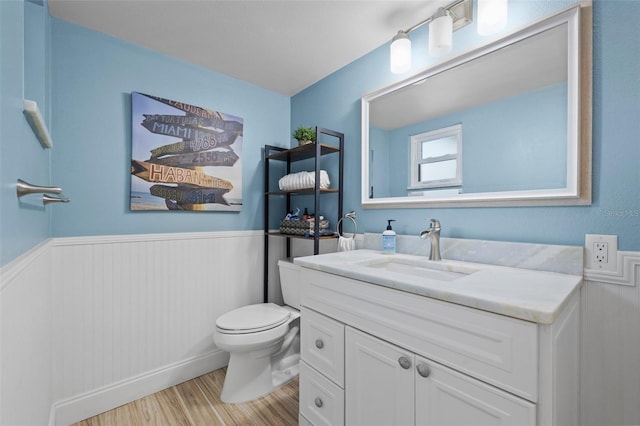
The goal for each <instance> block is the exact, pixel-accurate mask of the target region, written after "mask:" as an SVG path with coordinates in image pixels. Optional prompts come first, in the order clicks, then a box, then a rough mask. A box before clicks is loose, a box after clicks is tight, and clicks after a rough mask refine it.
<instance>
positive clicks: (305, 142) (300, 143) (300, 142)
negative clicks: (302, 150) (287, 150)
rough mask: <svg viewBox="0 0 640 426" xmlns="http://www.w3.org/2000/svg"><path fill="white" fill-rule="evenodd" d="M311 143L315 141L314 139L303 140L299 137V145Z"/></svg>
mask: <svg viewBox="0 0 640 426" xmlns="http://www.w3.org/2000/svg"><path fill="white" fill-rule="evenodd" d="M310 143H313V141H303V140H300V139H298V146H302V145H308V144H310Z"/></svg>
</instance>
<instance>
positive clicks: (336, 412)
mask: <svg viewBox="0 0 640 426" xmlns="http://www.w3.org/2000/svg"><path fill="white" fill-rule="evenodd" d="M300 416H301V417H303V418H304V419H306V420H308V421H309V422H310V423H311V424H313V425H315V426H319V425H328V426H331V425H335V426H338V425H344V391H343V390H342V389H341V388H340V387H338V386H336V384H335V383H333V382H331V381H330V380H328V379H327V378H326V377H324V376H323V375H321V374H320V373H318V372H317V371H316V370H314V369H313V368H312V367H309V365H308V364H307V363H305V362H304V361H303V362H301V363H300Z"/></svg>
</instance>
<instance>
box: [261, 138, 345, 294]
mask: <svg viewBox="0 0 640 426" xmlns="http://www.w3.org/2000/svg"><path fill="white" fill-rule="evenodd" d="M323 135H325V136H329V137H332V138H335V140H336V141H337V142H338V143H337V145H333V144H325V143H322V139H323ZM316 141H317V143H313V144H307V145H302V146H298V147H295V148H291V149H285V148H282V147H278V146H272V145H265V146H264V193H265V201H264V301H265V302H267V301H268V298H269V238H270V237H274V236H276V237H284V238H286V239H287V243H286V244H287V245H286V247H287V257H291V239H292V238H302V239H307V240H309V239H313V254H314V255H316V254H318V251H319V249H320V240H322V239H334V238H337V236H335V235H331V236H320V220H316V221H315V224H314V235H313V237H310V238H307V237H304V236H302V235H300V236H298V235H291V234H283V233H280V232H276V231H270V230H269V205H270V204H269V198H270V197H271V196H284V197H285V199H286V210H285V211H284V212H282V215H281V216H284V215H285V214H286V212H289V211H291V199H292V197H294V196H296V195H313V198H314V201H313V203H314V204H313V209H314V210H313V211H314V212H316V214H318V212H320V206H321V198H322V196H324V195H325V194H336V195H337V197H338V203H337V205H338V209H337V215H336V220H338V219H339V218H340V217H342V208H343V206H342V204H343V188H344V177H343V170H344V134H342V133H340V132H336V131H334V130H329V129H325V128H322V127H316ZM334 154H337V156H338V188H337V189H336V188H327V189H322V188H320V159H321V157H322V156H325V155H334ZM309 159H314V172H315V187H314V188H309V189H303V190H294V191H279V190H278V191H272V190H271V188H270V178H271V173H270V168H271V165H270V163H271V161H279V162H285V163H286V173H285V174H289V173H291V165H292V164H293V163H295V162H297V161H302V160H309ZM283 176H284V175H283Z"/></svg>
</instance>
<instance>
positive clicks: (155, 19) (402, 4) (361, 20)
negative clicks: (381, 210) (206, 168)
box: [48, 0, 450, 96]
mask: <svg viewBox="0 0 640 426" xmlns="http://www.w3.org/2000/svg"><path fill="white" fill-rule="evenodd" d="M448 3H450V1H449V0H445V1H442V0H421V1H417V0H414V1H401V0H387V1H371V0H323V1H320V0H285V1H282V0H261V1H251V0H49V1H48V4H49V10H50V13H51V16H53V17H55V18H59V19H62V20H65V21H68V22H72V23H74V24H77V25H80V26H83V27H86V28H89V29H92V30H94V31H98V32H101V33H104V34H108V35H110V36H113V37H115V38H118V39H121V40H125V41H128V42H131V43H134V44H136V45H139V46H143V47H146V48H149V49H152V50H155V51H158V52H161V53H164V54H167V55H169V56H173V57H175V58H179V59H182V60H184V61H187V62H190V63H192V64H196V65H199V66H202V67H205V68H208V69H210V70H212V71H216V72H219V73H222V74H225V75H228V76H231V77H234V78H237V79H240V80H244V81H247V82H249V83H252V84H255V85H257V86H260V87H263V88H265V89H268V90H271V91H274V92H278V93H281V94H283V95H286V96H292V95H294V94H296V93H298V92H300V91H301V90H303V89H305V88H307V87H309V86H311V85H312V84H314V83H315V82H317V81H319V80H321V79H322V78H324V77H326V76H328V75H329V74H331V73H333V72H335V71H337V70H338V69H340V68H342V67H343V66H345V65H347V64H349V63H350V62H352V61H354V60H356V59H358V58H360V57H361V56H363V55H365V54H367V53H369V52H371V51H372V50H374V49H376V48H377V47H379V46H381V45H383V44H385V43H387V42H389V41H390V39H391V37H393V36H394V35H395V34H396V33H397V31H398V30H400V29H407V28H408V27H411V26H412V25H414V24H416V23H417V22H419V21H421V20H423V19H424V18H426V17H428V16H430V15H432V14H433V13H435V12H436V10H437V8H438V7H442V6H445V5H447V4H448Z"/></svg>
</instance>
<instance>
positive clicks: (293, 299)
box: [278, 260, 301, 310]
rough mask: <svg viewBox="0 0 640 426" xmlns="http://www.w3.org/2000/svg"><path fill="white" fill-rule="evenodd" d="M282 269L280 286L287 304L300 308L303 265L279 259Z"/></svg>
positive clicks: (279, 266)
mask: <svg viewBox="0 0 640 426" xmlns="http://www.w3.org/2000/svg"><path fill="white" fill-rule="evenodd" d="M278 269H279V270H280V288H281V290H282V299H283V300H284V303H285V305H288V306H291V307H292V308H295V309H298V310H299V309H300V270H301V267H300V266H298V265H294V264H293V263H292V262H288V261H286V260H279V261H278Z"/></svg>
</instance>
